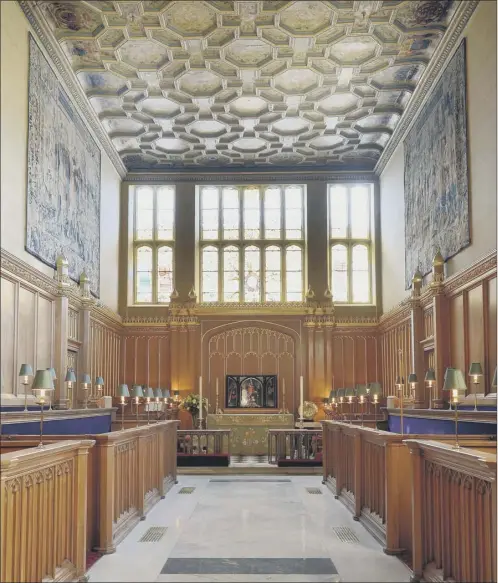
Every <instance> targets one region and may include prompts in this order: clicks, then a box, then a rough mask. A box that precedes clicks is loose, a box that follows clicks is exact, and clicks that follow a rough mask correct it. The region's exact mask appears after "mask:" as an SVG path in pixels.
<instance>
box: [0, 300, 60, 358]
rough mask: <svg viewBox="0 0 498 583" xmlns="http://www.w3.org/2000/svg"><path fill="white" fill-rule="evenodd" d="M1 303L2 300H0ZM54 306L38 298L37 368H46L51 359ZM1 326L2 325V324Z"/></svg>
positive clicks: (50, 301) (49, 301)
mask: <svg viewBox="0 0 498 583" xmlns="http://www.w3.org/2000/svg"><path fill="white" fill-rule="evenodd" d="M2 301H3V300H2ZM54 319H55V306H54V302H53V300H52V299H50V298H47V297H46V296H44V295H42V294H39V296H38V326H37V328H38V346H37V351H36V353H37V368H39V369H42V368H48V367H50V366H51V363H52V358H53V340H54ZM2 326H3V324H2Z"/></svg>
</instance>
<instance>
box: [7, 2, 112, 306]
mask: <svg viewBox="0 0 498 583" xmlns="http://www.w3.org/2000/svg"><path fill="white" fill-rule="evenodd" d="M0 4H1V245H2V247H3V248H4V249H6V250H7V251H9V252H10V253H12V254H14V255H16V256H17V257H19V258H20V259H22V260H23V261H25V262H26V263H28V264H30V265H32V266H34V267H36V268H37V269H38V270H39V271H41V272H43V273H45V274H47V275H52V274H53V269H52V268H51V267H48V266H47V265H45V264H44V263H42V262H41V261H39V260H38V259H36V257H34V256H33V255H30V254H29V253H27V252H26V251H25V241H26V187H27V141H28V71H29V38H28V32H29V31H30V30H31V29H30V26H29V23H28V21H27V19H26V18H25V16H24V14H23V12H22V10H21V8H20V7H19V5H18V4H17V2H1V3H0ZM31 32H32V31H31ZM101 177H102V178H101V179H102V189H101V193H102V194H101V221H100V231H101V240H100V263H101V265H100V297H101V300H102V301H103V302H104V303H105V304H106V305H107V306H109V307H110V308H111V309H113V310H117V304H118V239H119V192H120V177H119V175H118V173H117V172H116V171H115V169H114V167H113V165H112V164H111V162H110V160H109V158H108V157H107V155H106V154H105V153H104V152H102V169H101Z"/></svg>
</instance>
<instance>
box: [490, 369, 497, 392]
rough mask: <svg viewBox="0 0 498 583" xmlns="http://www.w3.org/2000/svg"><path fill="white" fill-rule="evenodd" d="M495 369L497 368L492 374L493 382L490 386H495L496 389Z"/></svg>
mask: <svg viewBox="0 0 498 583" xmlns="http://www.w3.org/2000/svg"><path fill="white" fill-rule="evenodd" d="M496 370H497V369H496V368H495V374H494V375H493V382H492V383H491V386H492V387H493V388H495V389H496V382H497V378H496Z"/></svg>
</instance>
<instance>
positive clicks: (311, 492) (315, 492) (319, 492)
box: [306, 488, 322, 494]
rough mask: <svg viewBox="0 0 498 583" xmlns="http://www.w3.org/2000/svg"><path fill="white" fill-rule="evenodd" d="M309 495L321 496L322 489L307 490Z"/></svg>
mask: <svg viewBox="0 0 498 583" xmlns="http://www.w3.org/2000/svg"><path fill="white" fill-rule="evenodd" d="M306 490H307V492H308V494H321V493H322V491H321V490H320V488H306Z"/></svg>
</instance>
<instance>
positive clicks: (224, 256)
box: [199, 185, 305, 303]
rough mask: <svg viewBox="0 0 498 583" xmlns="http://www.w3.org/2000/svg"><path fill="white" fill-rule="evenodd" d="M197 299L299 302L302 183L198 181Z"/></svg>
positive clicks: (302, 245) (300, 288)
mask: <svg viewBox="0 0 498 583" xmlns="http://www.w3.org/2000/svg"><path fill="white" fill-rule="evenodd" d="M199 196H200V237H199V238H200V288H201V291H200V294H201V301H202V302H256V303H259V302H282V301H284V302H300V301H302V300H303V292H304V277H303V274H304V245H305V243H304V242H305V235H304V187H303V186H300V185H297V186H296V185H289V186H273V185H272V186H202V187H200V188H199Z"/></svg>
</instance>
